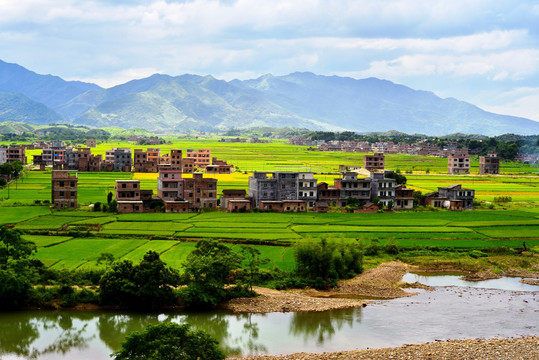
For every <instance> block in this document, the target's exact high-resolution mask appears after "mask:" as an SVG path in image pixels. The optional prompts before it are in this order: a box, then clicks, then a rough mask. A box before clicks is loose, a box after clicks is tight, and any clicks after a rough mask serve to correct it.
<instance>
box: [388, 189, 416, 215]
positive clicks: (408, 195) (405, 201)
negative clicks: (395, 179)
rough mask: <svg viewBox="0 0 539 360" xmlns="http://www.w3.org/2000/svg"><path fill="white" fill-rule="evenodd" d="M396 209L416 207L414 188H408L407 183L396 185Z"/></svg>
mask: <svg viewBox="0 0 539 360" xmlns="http://www.w3.org/2000/svg"><path fill="white" fill-rule="evenodd" d="M393 208H394V209H395V210H406V209H413V208H414V190H413V189H407V188H406V185H397V186H395V205H394V206H393Z"/></svg>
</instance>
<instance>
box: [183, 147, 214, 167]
mask: <svg viewBox="0 0 539 360" xmlns="http://www.w3.org/2000/svg"><path fill="white" fill-rule="evenodd" d="M185 158H186V159H193V160H194V163H195V166H196V167H197V168H198V169H200V170H204V169H205V168H206V166H208V165H210V163H211V162H210V161H211V160H210V159H211V150H210V149H199V150H198V151H195V150H193V149H187V152H186V154H185Z"/></svg>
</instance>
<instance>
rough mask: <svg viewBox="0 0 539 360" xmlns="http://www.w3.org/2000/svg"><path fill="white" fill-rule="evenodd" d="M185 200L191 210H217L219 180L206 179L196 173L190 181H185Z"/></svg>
mask: <svg viewBox="0 0 539 360" xmlns="http://www.w3.org/2000/svg"><path fill="white" fill-rule="evenodd" d="M183 189H184V198H185V200H187V201H189V203H190V204H191V208H193V209H195V210H200V209H202V208H214V209H215V208H217V179H210V178H204V176H203V174H202V173H194V174H193V177H192V178H190V179H184V187H183Z"/></svg>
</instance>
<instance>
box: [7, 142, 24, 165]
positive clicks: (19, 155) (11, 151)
mask: <svg viewBox="0 0 539 360" xmlns="http://www.w3.org/2000/svg"><path fill="white" fill-rule="evenodd" d="M15 161H20V162H22V163H23V164H24V165H26V149H25V148H24V146H18V145H15V146H14V145H11V146H10V147H9V148H7V150H6V162H15Z"/></svg>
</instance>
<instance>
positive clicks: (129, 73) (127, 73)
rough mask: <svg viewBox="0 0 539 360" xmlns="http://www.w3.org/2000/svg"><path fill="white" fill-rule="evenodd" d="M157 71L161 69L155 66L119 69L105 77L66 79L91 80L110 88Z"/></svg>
mask: <svg viewBox="0 0 539 360" xmlns="http://www.w3.org/2000/svg"><path fill="white" fill-rule="evenodd" d="M157 73H160V71H159V70H157V69H154V68H131V69H126V70H122V71H118V72H115V73H112V74H110V75H109V74H107V75H106V76H105V77H87V78H66V79H65V80H78V81H84V82H90V83H94V84H97V85H99V86H101V87H104V88H110V87H113V86H116V85H121V84H124V83H126V82H128V81H131V80H134V79H143V78H146V77H148V76H151V75H153V74H157Z"/></svg>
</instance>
